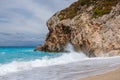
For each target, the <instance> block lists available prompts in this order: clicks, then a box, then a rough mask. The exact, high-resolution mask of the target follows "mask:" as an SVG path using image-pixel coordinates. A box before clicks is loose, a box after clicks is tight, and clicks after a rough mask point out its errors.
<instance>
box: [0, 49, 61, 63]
mask: <svg viewBox="0 0 120 80" xmlns="http://www.w3.org/2000/svg"><path fill="white" fill-rule="evenodd" d="M33 50H34V48H27V47H26V48H25V47H24V48H20V47H16V48H15V47H11V48H10V47H8V48H5V47H4V48H0V64H5V63H10V62H12V61H31V60H35V59H42V58H43V57H47V58H54V57H59V56H61V55H62V53H59V54H55V53H46V52H40V51H37V52H34V51H33Z"/></svg>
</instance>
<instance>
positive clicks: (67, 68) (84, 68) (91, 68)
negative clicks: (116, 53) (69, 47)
mask: <svg viewBox="0 0 120 80" xmlns="http://www.w3.org/2000/svg"><path fill="white" fill-rule="evenodd" d="M115 67H120V57H110V58H91V59H89V58H86V59H83V60H78V61H77V62H72V63H68V64H59V65H52V66H46V67H45V66H44V67H37V68H32V69H29V70H25V71H20V72H16V73H9V74H6V75H2V76H0V80H77V79H80V78H83V77H87V76H90V75H94V74H99V73H103V72H105V71H109V70H112V69H113V68H115Z"/></svg>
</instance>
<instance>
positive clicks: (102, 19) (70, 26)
mask: <svg viewBox="0 0 120 80" xmlns="http://www.w3.org/2000/svg"><path fill="white" fill-rule="evenodd" d="M82 1H84V0H78V1H77V2H75V3H73V4H72V5H71V6H70V7H68V8H66V9H64V10H62V11H60V12H57V13H56V14H55V15H53V17H51V18H50V19H49V20H48V22H47V26H48V29H49V33H48V34H47V37H46V40H45V43H44V45H43V46H42V47H40V48H37V50H42V51H49V52H59V51H64V49H65V47H66V45H67V44H68V43H71V44H72V45H73V47H74V49H75V51H82V52H84V53H86V55H87V56H115V55H120V1H119V0H115V1H112V2H113V3H112V2H111V0H106V2H104V5H106V4H107V5H108V6H109V8H106V7H103V9H101V8H100V9H99V8H97V7H98V6H99V4H100V3H101V2H102V0H87V1H88V3H89V4H88V3H84V2H82ZM85 1H86V0H85ZM101 4H102V3H101ZM104 9H109V10H108V11H107V12H102V11H104ZM70 10H73V12H72V11H70ZM100 11H101V12H100ZM69 12H70V13H71V14H70V13H69Z"/></svg>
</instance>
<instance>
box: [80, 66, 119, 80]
mask: <svg viewBox="0 0 120 80" xmlns="http://www.w3.org/2000/svg"><path fill="white" fill-rule="evenodd" d="M80 80H120V67H119V68H117V69H115V70H113V71H110V72H107V73H104V74H99V75H95V76H90V77H87V78H83V79H80Z"/></svg>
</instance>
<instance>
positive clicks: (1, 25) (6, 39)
mask: <svg viewBox="0 0 120 80" xmlns="http://www.w3.org/2000/svg"><path fill="white" fill-rule="evenodd" d="M75 1H76V0H0V46H36V45H38V44H42V43H43V41H44V39H45V37H46V34H47V33H48V29H47V26H46V21H47V20H48V19H49V18H50V17H51V16H52V15H54V14H55V13H56V12H57V11H60V10H62V9H64V8H66V7H68V6H69V5H70V4H71V3H73V2H75Z"/></svg>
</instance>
